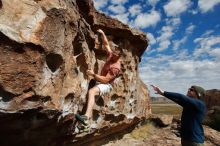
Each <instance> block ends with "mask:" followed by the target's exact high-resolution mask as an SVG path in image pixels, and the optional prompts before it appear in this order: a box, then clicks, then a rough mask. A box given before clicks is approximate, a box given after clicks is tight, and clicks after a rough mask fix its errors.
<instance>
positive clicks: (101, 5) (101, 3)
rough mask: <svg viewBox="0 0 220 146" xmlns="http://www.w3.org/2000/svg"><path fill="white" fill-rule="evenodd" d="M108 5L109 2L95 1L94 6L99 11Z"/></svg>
mask: <svg viewBox="0 0 220 146" xmlns="http://www.w3.org/2000/svg"><path fill="white" fill-rule="evenodd" d="M107 4H108V0H94V6H95V8H96V9H97V10H100V9H101V8H104V7H105V6H106V5H107Z"/></svg>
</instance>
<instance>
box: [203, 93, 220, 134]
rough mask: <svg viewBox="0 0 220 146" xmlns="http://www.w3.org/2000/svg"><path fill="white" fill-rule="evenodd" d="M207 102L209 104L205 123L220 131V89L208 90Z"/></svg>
mask: <svg viewBox="0 0 220 146" xmlns="http://www.w3.org/2000/svg"><path fill="white" fill-rule="evenodd" d="M205 103H206V106H207V114H206V118H205V120H204V124H206V125H209V126H210V127H212V128H213V129H216V130H218V131H220V125H219V123H220V90H217V89H212V90H207V91H206V97H205Z"/></svg>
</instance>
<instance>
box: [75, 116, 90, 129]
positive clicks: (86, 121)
mask: <svg viewBox="0 0 220 146" xmlns="http://www.w3.org/2000/svg"><path fill="white" fill-rule="evenodd" d="M75 118H76V120H78V121H79V122H80V123H82V124H83V125H84V126H88V125H89V119H88V117H87V116H85V115H79V114H76V115H75Z"/></svg>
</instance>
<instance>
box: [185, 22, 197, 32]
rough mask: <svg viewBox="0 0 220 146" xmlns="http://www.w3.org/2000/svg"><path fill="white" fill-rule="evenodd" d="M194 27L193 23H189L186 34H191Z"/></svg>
mask: <svg viewBox="0 0 220 146" xmlns="http://www.w3.org/2000/svg"><path fill="white" fill-rule="evenodd" d="M195 28H196V26H195V25H193V24H190V25H189V26H188V27H187V28H186V34H191V33H192V32H193V30H194V29H195Z"/></svg>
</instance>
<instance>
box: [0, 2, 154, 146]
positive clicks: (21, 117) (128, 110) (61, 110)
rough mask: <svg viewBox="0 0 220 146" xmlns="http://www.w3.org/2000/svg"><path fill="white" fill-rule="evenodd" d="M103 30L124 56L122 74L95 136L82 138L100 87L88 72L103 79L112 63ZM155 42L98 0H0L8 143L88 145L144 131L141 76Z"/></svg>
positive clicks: (2, 107) (99, 110) (3, 122)
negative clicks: (78, 123)
mask: <svg viewBox="0 0 220 146" xmlns="http://www.w3.org/2000/svg"><path fill="white" fill-rule="evenodd" d="M97 28H101V29H103V30H104V32H105V33H106V34H107V37H108V38H109V40H110V41H111V46H114V45H118V46H119V47H120V48H121V49H122V50H123V56H122V75H121V76H120V77H119V78H117V81H116V82H117V84H116V85H115V86H114V89H113V91H112V92H111V93H110V94H109V95H107V96H106V97H104V100H105V101H103V100H101V98H100V99H98V98H97V102H96V106H95V109H94V117H93V121H94V122H93V124H92V126H93V128H94V130H93V131H92V132H90V133H89V134H77V133H76V132H75V131H74V130H75V126H74V124H75V122H74V121H75V119H74V114H75V113H77V112H83V110H84V109H85V105H86V99H87V98H86V94H87V90H88V88H90V87H91V86H92V84H93V82H92V80H91V79H90V78H88V77H87V76H86V75H85V72H86V70H87V69H94V70H95V72H97V73H99V72H100V69H101V66H102V65H103V62H104V60H105V55H104V51H103V50H102V49H101V44H96V43H95V42H96V41H95V40H96V39H99V38H96V35H95V33H96V30H97ZM147 44H148V43H147V39H146V36H145V34H144V33H142V32H139V31H137V30H133V29H131V28H129V27H128V26H127V25H125V24H122V23H121V22H119V21H117V20H115V19H112V18H110V17H108V16H106V15H104V14H101V13H99V12H98V11H96V10H95V9H94V7H93V2H92V1H90V0H62V1H60V0H10V1H9V0H0V131H1V133H0V137H1V140H0V145H1V146H2V145H15V144H16V145H32V146H35V145H36V146H37V145H40V146H44V145H45V146H46V145H50V146H53V145H59V146H61V145H83V144H84V145H87V144H86V143H95V142H96V141H97V140H98V139H100V138H103V137H106V136H110V135H111V134H113V133H116V132H120V131H124V130H125V129H126V128H128V127H133V126H134V125H136V124H137V123H138V122H139V121H140V120H141V119H142V118H146V117H147V116H148V115H149V113H150V105H149V96H148V90H147V87H146V86H145V85H144V84H143V83H142V81H141V80H140V79H139V76H138V64H139V62H140V60H141V55H142V54H143V52H144V50H145V49H146V47H147ZM95 45H96V48H95ZM97 46H98V47H97ZM125 131H126V130H125Z"/></svg>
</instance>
